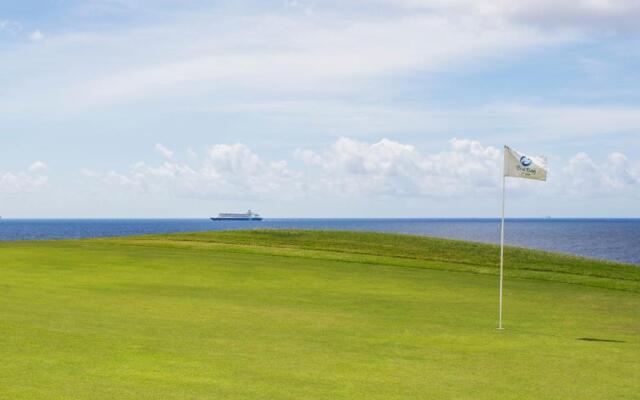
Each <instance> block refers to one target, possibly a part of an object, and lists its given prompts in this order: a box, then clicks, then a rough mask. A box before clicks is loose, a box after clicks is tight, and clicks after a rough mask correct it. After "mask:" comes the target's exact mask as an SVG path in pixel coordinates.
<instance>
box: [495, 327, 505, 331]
mask: <svg viewBox="0 0 640 400" xmlns="http://www.w3.org/2000/svg"><path fill="white" fill-rule="evenodd" d="M496 330H499V331H503V330H504V328H503V327H501V326H499V327H497V328H496Z"/></svg>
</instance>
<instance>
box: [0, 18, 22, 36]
mask: <svg viewBox="0 0 640 400" xmlns="http://www.w3.org/2000/svg"><path fill="white" fill-rule="evenodd" d="M21 30H22V24H20V23H19V22H16V21H11V20H9V19H3V20H0V33H2V32H6V33H8V34H10V35H16V34H17V33H18V32H20V31H21Z"/></svg>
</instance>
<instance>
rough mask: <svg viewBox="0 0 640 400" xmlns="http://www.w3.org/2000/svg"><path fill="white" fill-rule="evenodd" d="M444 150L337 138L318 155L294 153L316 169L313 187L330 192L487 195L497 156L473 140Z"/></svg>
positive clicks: (454, 143)
mask: <svg viewBox="0 0 640 400" xmlns="http://www.w3.org/2000/svg"><path fill="white" fill-rule="evenodd" d="M450 145H451V147H450V149H449V150H447V151H444V152H438V153H433V154H426V155H425V154H422V153H421V152H419V151H418V150H417V149H416V148H415V147H414V146H411V145H406V144H401V143H398V142H395V141H392V140H388V139H383V140H381V141H379V142H377V143H373V144H369V143H364V142H359V141H356V140H352V139H348V138H342V139H339V140H338V141H337V142H336V143H335V144H334V145H333V146H332V148H331V150H329V151H326V152H324V153H322V154H318V153H315V152H312V151H308V150H307V151H304V150H299V151H298V152H297V155H298V157H299V158H300V159H302V160H303V161H305V162H306V163H307V164H310V165H316V166H320V167H321V169H322V176H320V177H318V179H319V180H318V182H320V183H321V184H322V185H324V186H327V187H329V188H331V190H333V191H334V192H335V193H343V194H347V195H367V194H374V195H388V196H431V197H441V196H454V195H463V194H465V193H470V192H473V193H479V192H487V191H489V192H492V191H493V190H494V184H495V182H496V181H497V177H498V175H499V168H498V165H499V162H498V161H499V154H500V152H499V151H498V150H497V149H495V148H493V147H490V146H489V147H485V146H482V145H481V144H480V143H479V142H477V141H473V140H461V139H453V140H452V141H451V143H450Z"/></svg>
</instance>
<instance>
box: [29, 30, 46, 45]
mask: <svg viewBox="0 0 640 400" xmlns="http://www.w3.org/2000/svg"><path fill="white" fill-rule="evenodd" d="M29 39H31V41H32V42H39V41H41V40H43V39H44V34H43V33H42V32H40V31H39V30H36V31H33V32H31V33H30V34H29Z"/></svg>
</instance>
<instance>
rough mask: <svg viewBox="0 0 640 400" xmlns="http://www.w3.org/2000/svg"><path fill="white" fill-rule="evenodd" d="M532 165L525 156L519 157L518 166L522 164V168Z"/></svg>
mask: <svg viewBox="0 0 640 400" xmlns="http://www.w3.org/2000/svg"><path fill="white" fill-rule="evenodd" d="M532 163H533V161H531V159H530V158H529V157H527V156H522V157H520V164H522V166H523V167H528V166H529V165H531V164H532Z"/></svg>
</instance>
